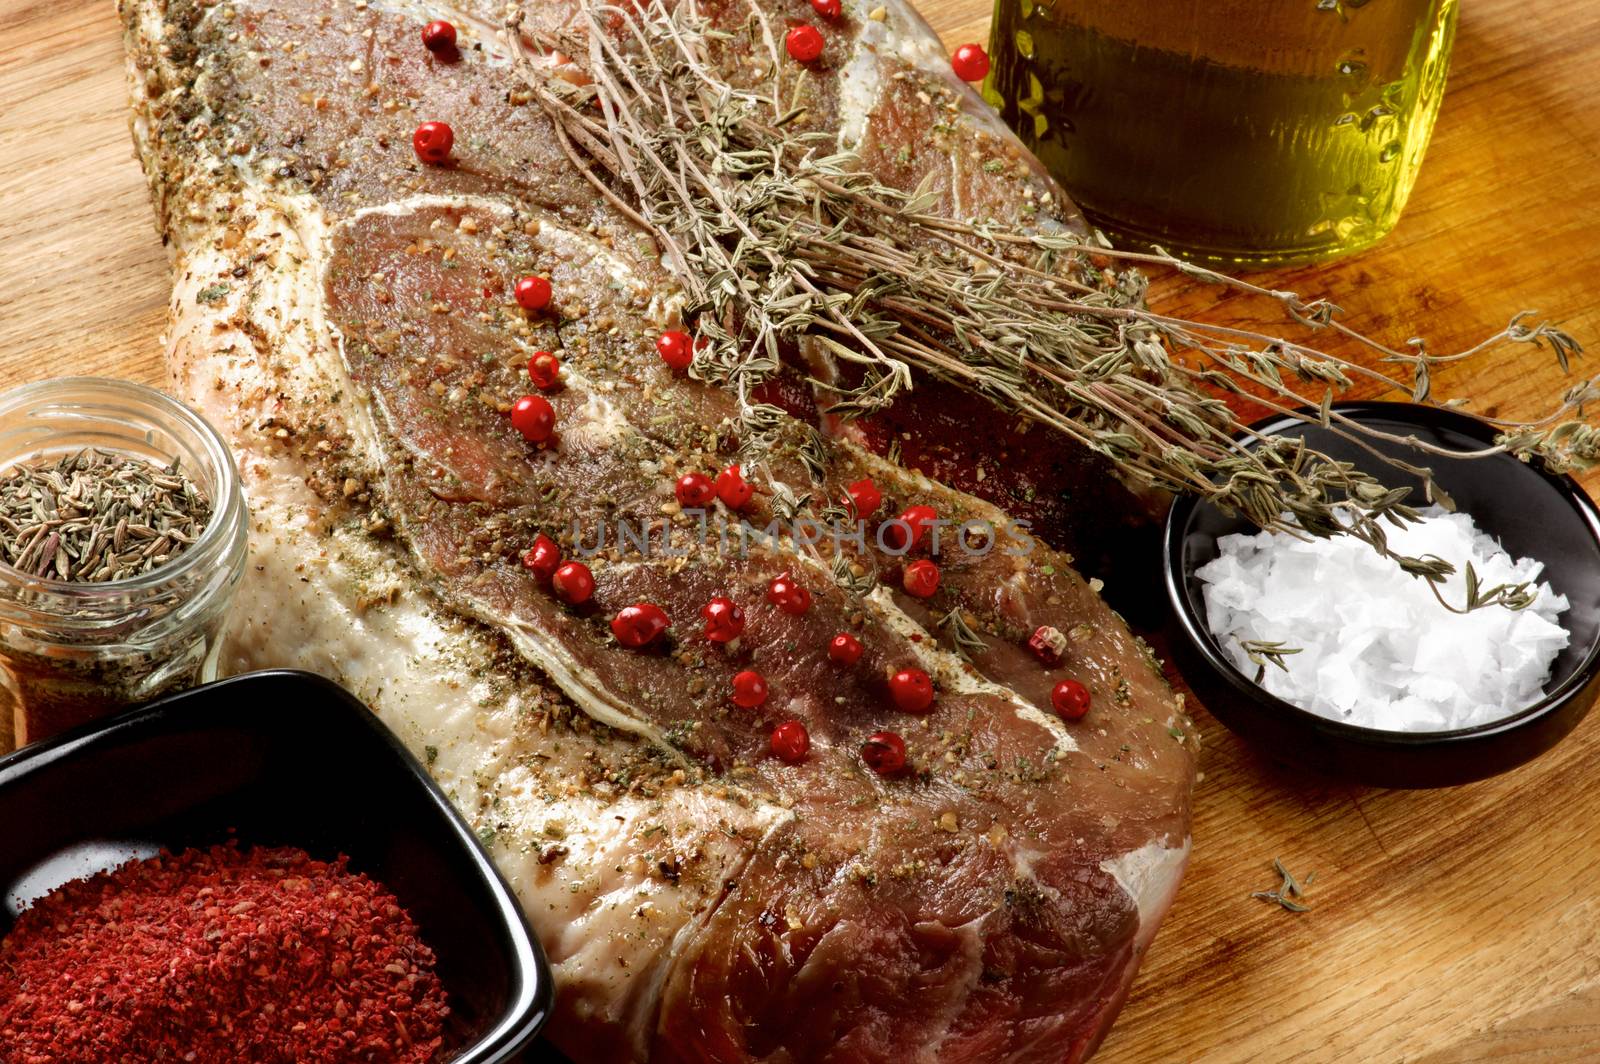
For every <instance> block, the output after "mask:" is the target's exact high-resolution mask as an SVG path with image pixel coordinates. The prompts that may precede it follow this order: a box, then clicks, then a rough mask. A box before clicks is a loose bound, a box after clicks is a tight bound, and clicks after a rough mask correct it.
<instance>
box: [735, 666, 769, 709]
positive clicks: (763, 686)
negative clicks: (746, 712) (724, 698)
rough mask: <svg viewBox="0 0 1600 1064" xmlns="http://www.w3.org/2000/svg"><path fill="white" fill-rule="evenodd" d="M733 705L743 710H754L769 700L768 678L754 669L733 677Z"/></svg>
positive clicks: (738, 673) (737, 673)
mask: <svg viewBox="0 0 1600 1064" xmlns="http://www.w3.org/2000/svg"><path fill="white" fill-rule="evenodd" d="M730 697H732V699H733V704H734V705H736V706H739V707H740V708H742V709H754V708H756V707H757V706H759V705H760V704H761V703H763V702H765V701H766V700H767V678H766V677H765V676H763V675H761V674H760V673H759V672H756V671H755V670H753V669H746V670H744V671H743V672H736V673H734V675H733V694H732V695H731V696H730Z"/></svg>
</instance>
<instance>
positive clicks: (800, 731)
mask: <svg viewBox="0 0 1600 1064" xmlns="http://www.w3.org/2000/svg"><path fill="white" fill-rule="evenodd" d="M771 745H772V755H773V756H774V757H776V758H777V759H778V760H779V761H786V762H788V763H789V764H791V765H798V764H799V763H800V762H802V761H804V760H805V759H806V752H807V751H809V750H810V749H811V733H810V732H808V731H806V726H805V725H804V724H801V723H800V722H799V721H797V720H786V721H784V722H783V723H782V724H780V725H778V726H777V727H776V728H773V729H772V743H771Z"/></svg>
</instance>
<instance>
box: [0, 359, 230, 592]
mask: <svg viewBox="0 0 1600 1064" xmlns="http://www.w3.org/2000/svg"><path fill="white" fill-rule="evenodd" d="M85 393H88V394H87V395H86V394H85ZM97 394H98V396H99V397H103V398H104V399H106V400H118V399H120V400H124V401H130V400H131V401H133V402H135V403H141V404H144V405H146V406H150V407H154V408H156V409H157V410H158V411H159V412H160V413H161V414H162V415H164V416H166V417H170V418H172V419H174V420H175V421H178V422H179V423H181V424H182V425H183V426H184V427H185V428H186V429H188V430H189V431H191V432H193V433H194V435H195V438H196V439H197V440H198V441H199V443H200V448H199V449H200V450H201V452H203V457H204V458H205V460H206V461H207V462H208V463H209V464H210V465H211V466H212V467H213V468H215V469H216V471H217V484H216V486H215V488H214V489H213V490H212V491H211V492H210V495H211V515H210V518H209V519H208V520H207V522H206V527H205V528H204V529H203V530H202V531H201V533H200V538H198V539H197V540H195V542H194V543H193V545H191V546H190V547H189V548H188V549H187V550H185V551H184V552H183V553H182V554H180V555H178V557H177V558H176V559H174V560H172V561H171V562H168V563H165V564H162V565H157V566H155V567H154V568H152V569H150V570H149V571H147V572H143V573H136V574H134V575H133V576H126V577H123V578H121V579H120V580H104V581H100V582H97V583H88V582H79V581H71V580H55V579H50V578H47V577H42V576H34V575H32V574H29V573H25V572H23V571H22V570H20V569H17V568H16V567H14V566H12V565H10V564H9V563H7V562H6V561H4V560H0V582H4V583H8V584H11V585H12V586H14V587H17V588H21V589H25V590H29V591H34V592H39V593H43V594H47V595H51V596H55V597H57V598H59V599H62V600H69V601H77V602H80V603H85V604H88V603H96V602H100V601H103V600H114V599H117V598H120V597H126V596H127V595H128V594H129V593H130V592H131V593H134V594H137V593H139V592H141V591H148V590H152V589H156V588H160V587H162V586H164V585H167V584H171V583H174V582H177V581H180V580H182V579H183V578H184V577H185V576H187V575H189V574H190V573H191V572H192V571H193V570H194V569H196V568H197V567H199V566H201V565H206V564H212V565H214V564H216V563H217V561H218V560H219V559H218V557H217V556H218V555H219V554H220V553H223V552H225V551H226V550H227V548H228V546H229V544H230V542H231V541H232V539H233V538H234V536H235V531H234V530H235V529H236V527H237V526H238V524H239V521H240V520H241V514H240V511H241V510H242V509H243V508H244V497H243V491H242V490H241V486H240V480H239V470H238V467H237V465H236V464H235V462H234V457H233V452H232V451H231V450H230V449H229V448H228V444H227V442H226V441H224V440H223V438H222V434H221V433H220V432H218V431H217V430H216V428H215V427H213V426H212V424H211V423H210V422H209V421H207V420H206V419H205V418H203V417H201V416H200V415H199V414H198V413H196V412H195V411H194V410H193V409H191V408H190V407H189V406H188V405H186V404H184V403H181V402H179V401H178V400H177V399H174V398H173V397H172V396H170V395H168V394H167V393H166V392H163V391H161V390H160V389H159V388H152V387H151V386H150V385H147V384H140V383H138V382H136V381H129V380H121V379H118V378H115V377H51V378H49V379H48V380H42V381H34V382H32V383H29V384H22V385H18V386H17V387H15V388H11V389H8V390H6V391H4V392H0V414H3V413H5V412H6V411H7V410H11V409H16V408H18V407H23V408H26V407H30V406H40V405H44V404H47V403H60V404H63V405H72V404H73V403H75V402H78V401H92V399H94V398H95V397H97ZM0 460H3V458H0ZM11 464H13V463H9V462H8V463H7V464H6V465H5V466H4V467H0V473H3V472H4V469H6V468H10V465H11Z"/></svg>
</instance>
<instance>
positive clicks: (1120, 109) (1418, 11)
mask: <svg viewBox="0 0 1600 1064" xmlns="http://www.w3.org/2000/svg"><path fill="white" fill-rule="evenodd" d="M1459 6H1460V5H1459V0H995V9H994V23H993V31H992V33H993V35H992V39H991V41H990V51H991V53H992V54H993V56H994V66H993V68H992V71H991V73H990V75H989V78H988V80H987V82H986V83H985V84H984V89H983V92H984V97H985V98H986V99H987V100H989V102H990V103H991V104H993V105H994V106H995V107H996V108H998V109H999V110H1000V113H1001V115H1002V116H1003V117H1004V118H1005V120H1006V122H1007V123H1009V124H1010V125H1011V127H1012V128H1013V129H1015V130H1016V131H1017V135H1018V136H1020V137H1021V138H1022V140H1023V142H1024V143H1026V144H1027V145H1028V147H1029V148H1031V149H1032V150H1033V152H1034V154H1036V155H1037V156H1038V157H1039V158H1040V159H1041V160H1042V161H1043V162H1044V163H1045V165H1046V166H1048V167H1049V168H1050V170H1051V171H1052V172H1053V173H1054V174H1055V175H1056V177H1058V178H1059V179H1060V180H1061V183H1062V184H1063V185H1064V186H1065V187H1066V189H1067V191H1068V193H1070V194H1071V195H1072V197H1073V199H1074V200H1076V202H1077V204H1078V206H1079V207H1081V208H1082V209H1083V211H1084V213H1085V215H1087V216H1088V218H1089V220H1090V221H1091V222H1092V223H1093V224H1094V225H1096V226H1098V227H1099V228H1101V229H1104V230H1105V231H1106V232H1107V233H1109V234H1110V235H1111V236H1112V237H1113V238H1114V239H1116V240H1117V241H1118V242H1119V243H1124V244H1128V245H1132V246H1140V247H1149V246H1152V245H1160V246H1162V247H1165V248H1167V249H1169V250H1173V251H1175V252H1177V253H1179V254H1181V255H1183V256H1185V257H1187V258H1192V259H1199V260H1202V261H1206V262H1214V263H1221V264H1242V265H1263V264H1272V263H1287V262H1307V261H1313V260H1318V259H1324V258H1328V257H1331V256H1334V255H1341V254H1347V253H1349V252H1352V251H1356V250H1359V249H1361V248H1365V247H1367V246H1369V245H1371V244H1373V243H1375V242H1376V241H1378V240H1379V239H1381V238H1382V237H1383V236H1384V235H1385V234H1386V233H1388V232H1389V230H1391V229H1392V228H1393V227H1394V225H1395V223H1396V222H1397V221H1398V220H1399V218H1400V212H1401V210H1402V209H1403V208H1404V207H1405V203H1406V199H1407V197H1408V196H1409V195H1410V193H1411V188H1412V185H1413V184H1414V183H1415V181H1416V178H1417V172H1418V170H1419V168H1420V167H1421V165H1422V156H1423V152H1424V151H1425V149H1426V148H1427V146H1428V139H1429V136H1430V134H1431V133H1432V131H1433V123H1434V118H1435V116H1436V115H1437V114H1438V111H1439V103H1440V100H1441V98H1442V97H1443V95H1444V84H1445V75H1446V72H1447V70H1448V67H1449V60H1450V48H1451V42H1452V41H1453V39H1454V36H1455V25H1456V16H1457V12H1458V10H1459Z"/></svg>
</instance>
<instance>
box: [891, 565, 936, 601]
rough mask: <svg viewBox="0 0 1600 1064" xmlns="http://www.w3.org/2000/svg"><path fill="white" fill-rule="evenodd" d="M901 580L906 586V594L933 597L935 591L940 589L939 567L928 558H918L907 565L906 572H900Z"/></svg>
mask: <svg viewBox="0 0 1600 1064" xmlns="http://www.w3.org/2000/svg"><path fill="white" fill-rule="evenodd" d="M900 582H901V583H902V584H903V585H904V586H905V589H906V594H908V595H915V596H916V597H917V598H932V597H933V593H934V592H935V591H938V590H939V567H938V566H937V565H935V564H933V563H932V562H930V561H928V560H927V559H926V558H921V559H918V560H917V561H914V562H912V563H911V564H910V565H908V566H906V568H905V572H903V573H901V574H900Z"/></svg>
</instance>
